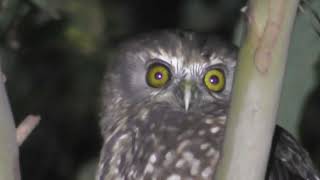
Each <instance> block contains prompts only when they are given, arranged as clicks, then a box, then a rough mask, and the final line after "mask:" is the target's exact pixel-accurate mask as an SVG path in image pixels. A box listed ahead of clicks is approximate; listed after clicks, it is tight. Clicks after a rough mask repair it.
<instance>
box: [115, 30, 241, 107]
mask: <svg viewBox="0 0 320 180" xmlns="http://www.w3.org/2000/svg"><path fill="white" fill-rule="evenodd" d="M119 49H120V51H119V53H118V54H117V57H116V58H115V59H114V64H115V66H112V71H113V78H111V81H113V82H112V85H113V86H114V88H115V89H117V93H118V94H119V95H120V97H121V98H122V99H125V100H126V103H127V104H129V105H130V104H131V105H135V104H138V103H141V102H152V103H167V104H169V105H170V106H172V108H176V109H181V110H184V111H187V112H192V111H198V110H199V109H203V108H206V106H211V107H212V106H214V105H218V106H219V105H221V104H227V103H228V102H229V99H230V91H231V86H232V79H233V73H234V68H235V65H236V48H235V47H233V46H232V45H230V44H226V43H223V41H221V40H219V39H217V38H214V37H207V36H204V35H203V36H202V35H199V34H196V33H191V32H178V31H174V32H172V31H161V32H157V33H151V34H146V35H142V36H139V37H137V38H134V39H131V40H129V41H128V42H126V43H124V44H122V45H121V47H120V48H119Z"/></svg>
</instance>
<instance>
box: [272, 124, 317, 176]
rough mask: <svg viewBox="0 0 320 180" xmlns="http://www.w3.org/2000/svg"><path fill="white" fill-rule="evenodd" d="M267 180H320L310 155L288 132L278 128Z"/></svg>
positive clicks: (274, 138)
mask: <svg viewBox="0 0 320 180" xmlns="http://www.w3.org/2000/svg"><path fill="white" fill-rule="evenodd" d="M272 143H273V147H272V150H271V155H270V159H269V165H268V171H267V178H266V179H267V180H320V178H319V174H318V172H317V170H316V169H315V168H314V166H313V164H312V161H311V159H310V157H309V154H308V153H307V152H306V151H305V149H304V148H303V147H302V146H301V145H300V144H299V142H297V140H295V138H294V137H293V136H292V135H290V134H289V133H288V132H287V131H286V130H284V129H283V128H281V127H279V126H277V127H276V130H275V134H274V137H273V142H272Z"/></svg>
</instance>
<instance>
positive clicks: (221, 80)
mask: <svg viewBox="0 0 320 180" xmlns="http://www.w3.org/2000/svg"><path fill="white" fill-rule="evenodd" d="M203 82H204V84H205V85H206V87H207V88H208V89H209V90H210V91H213V92H220V91H222V90H223V88H224V86H225V77H224V73H223V71H222V70H220V69H211V70H209V71H207V72H206V74H205V75H204V78H203Z"/></svg>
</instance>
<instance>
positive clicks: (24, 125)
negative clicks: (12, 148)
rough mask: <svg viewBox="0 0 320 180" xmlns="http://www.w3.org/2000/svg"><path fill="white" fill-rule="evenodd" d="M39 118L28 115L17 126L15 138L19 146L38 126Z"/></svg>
mask: <svg viewBox="0 0 320 180" xmlns="http://www.w3.org/2000/svg"><path fill="white" fill-rule="evenodd" d="M39 122H40V116H38V115H28V116H27V117H26V118H25V119H24V120H23V121H22V122H21V123H20V124H19V126H18V128H17V132H16V136H17V143H18V145H19V146H21V145H22V143H23V142H24V141H25V140H26V139H27V137H28V136H29V135H30V133H31V132H32V131H33V129H34V128H35V127H36V126H37V125H38V124H39Z"/></svg>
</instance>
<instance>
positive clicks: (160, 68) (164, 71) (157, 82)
mask: <svg viewBox="0 0 320 180" xmlns="http://www.w3.org/2000/svg"><path fill="white" fill-rule="evenodd" d="M170 78H171V74H170V71H169V69H168V68H167V67H166V66H165V65H163V64H160V63H155V64H152V65H151V66H150V67H149V69H148V72H147V75H146V81H147V83H148V85H149V86H151V87H153V88H160V87H163V86H165V85H166V84H167V82H168V81H169V80H170Z"/></svg>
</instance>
